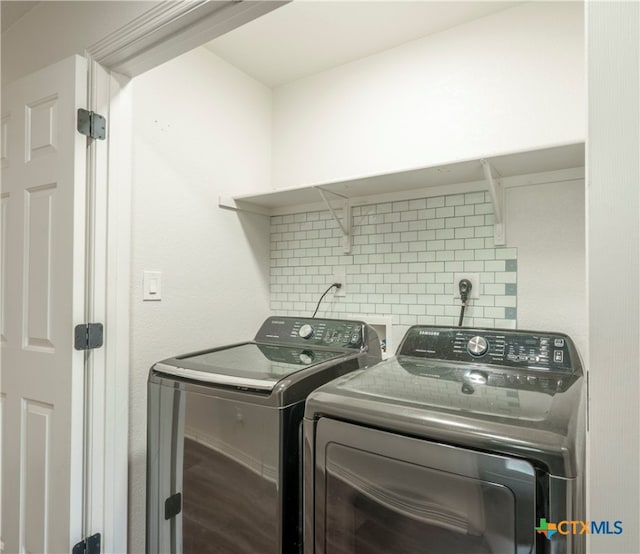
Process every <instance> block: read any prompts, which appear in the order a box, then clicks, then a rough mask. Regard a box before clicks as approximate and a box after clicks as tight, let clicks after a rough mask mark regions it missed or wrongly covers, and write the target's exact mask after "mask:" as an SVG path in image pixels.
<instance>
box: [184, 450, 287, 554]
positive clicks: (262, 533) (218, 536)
mask: <svg viewBox="0 0 640 554" xmlns="http://www.w3.org/2000/svg"><path fill="white" fill-rule="evenodd" d="M276 498H277V497H276V487H275V484H274V483H273V482H270V481H268V480H265V479H263V478H261V477H260V476H259V475H257V474H256V473H254V472H253V471H250V470H249V469H247V468H246V467H245V466H243V465H241V464H239V463H237V462H234V461H233V460H232V459H231V458H229V457H227V456H224V455H222V454H220V453H219V452H217V451H215V450H213V449H211V448H208V447H206V446H204V445H202V444H200V443H198V442H195V441H193V440H190V439H185V441H184V476H183V510H182V523H183V552H184V554H208V553H216V554H268V553H272V552H274V553H275V552H276V533H277V526H276V518H277V513H276Z"/></svg>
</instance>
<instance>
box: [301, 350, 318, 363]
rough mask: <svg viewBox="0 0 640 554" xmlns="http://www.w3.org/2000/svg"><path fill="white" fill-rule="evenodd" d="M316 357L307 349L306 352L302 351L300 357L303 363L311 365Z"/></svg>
mask: <svg viewBox="0 0 640 554" xmlns="http://www.w3.org/2000/svg"><path fill="white" fill-rule="evenodd" d="M315 357H316V356H315V354H314V353H313V352H310V351H309V350H305V351H304V352H300V356H299V357H298V358H299V360H300V361H301V362H302V363H303V364H306V365H309V364H311V363H313V360H314V359H315Z"/></svg>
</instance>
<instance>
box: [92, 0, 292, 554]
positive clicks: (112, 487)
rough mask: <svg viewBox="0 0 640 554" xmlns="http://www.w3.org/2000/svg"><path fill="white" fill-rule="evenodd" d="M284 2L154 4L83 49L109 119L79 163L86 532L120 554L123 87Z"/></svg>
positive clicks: (125, 235)
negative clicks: (86, 326)
mask: <svg viewBox="0 0 640 554" xmlns="http://www.w3.org/2000/svg"><path fill="white" fill-rule="evenodd" d="M288 1H290V0H284V1H283V0H273V1H270V0H257V1H255V0H251V1H249V0H243V1H240V2H238V1H237V0H226V1H217V2H216V1H209V0H180V1H175V0H173V1H167V2H161V3H159V4H158V5H157V6H155V7H154V8H152V9H151V10H149V11H148V12H146V13H144V14H142V15H141V16H140V17H138V18H136V19H134V20H133V21H131V22H130V23H128V24H127V25H125V26H123V27H122V28H120V29H118V30H116V31H115V32H113V33H111V34H110V35H108V36H106V37H104V38H102V39H101V40H100V41H99V42H97V43H95V44H94V45H92V46H89V47H88V48H87V49H86V51H85V55H86V57H87V59H88V61H89V99H88V103H89V105H88V109H90V110H92V111H95V112H97V113H100V114H102V115H104V116H105V117H107V122H108V123H107V139H106V140H104V141H101V140H96V141H92V144H91V145H90V147H89V151H88V154H87V156H88V159H87V167H88V170H87V180H88V190H89V191H90V194H89V196H90V198H89V199H88V202H87V209H88V210H89V211H90V213H92V215H93V218H92V219H93V225H92V226H91V228H90V229H89V230H88V233H89V238H90V239H91V244H92V248H91V249H90V252H89V253H88V254H89V258H88V263H87V276H88V281H89V282H90V283H93V286H92V288H91V290H90V291H89V293H88V295H87V321H98V322H103V323H104V325H105V343H104V347H103V349H102V351H101V352H100V353H99V354H98V355H97V356H95V359H94V360H93V364H92V367H90V368H87V369H88V373H87V374H88V375H89V376H90V377H89V379H88V384H87V387H86V389H85V395H86V398H87V400H88V402H87V403H86V404H87V406H88V408H87V410H86V414H85V418H86V421H87V424H86V426H85V427H86V435H85V440H86V446H85V450H86V453H85V459H86V461H85V473H86V475H85V483H86V489H87V490H86V493H85V525H84V527H85V533H86V534H87V535H91V534H93V533H98V532H99V533H101V534H102V549H103V551H105V552H126V551H127V521H128V517H127V502H128V426H129V416H128V409H129V365H130V354H129V340H130V333H129V326H130V325H129V321H130V302H131V298H130V279H131V276H130V254H131V248H130V243H131V215H130V210H131V193H132V186H133V183H132V143H133V137H132V128H131V116H132V106H131V93H130V87H128V86H127V85H128V83H129V81H130V80H131V79H132V78H133V77H135V76H137V75H140V74H141V73H143V72H145V71H147V70H149V69H151V68H153V67H156V66H158V65H160V64H162V63H164V62H167V61H169V60H171V59H173V58H175V57H177V56H179V55H181V54H184V53H186V52H188V51H189V50H192V49H193V48H196V47H198V46H201V45H203V44H205V43H206V42H208V41H210V40H213V39H214V38H216V37H218V36H220V35H222V34H224V33H226V32H228V31H230V30H232V29H235V28H236V27H239V26H241V25H243V24H245V23H247V22H249V21H251V20H253V19H256V18H257V17H260V16H261V15H264V14H266V13H268V12H270V11H272V10H274V9H276V8H278V7H280V6H282V5H284V4H286V3H288Z"/></svg>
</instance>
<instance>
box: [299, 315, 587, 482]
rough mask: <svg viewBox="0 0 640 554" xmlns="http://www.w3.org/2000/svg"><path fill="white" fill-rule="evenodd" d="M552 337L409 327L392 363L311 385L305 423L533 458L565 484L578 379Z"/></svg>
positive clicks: (575, 434) (570, 354)
mask: <svg viewBox="0 0 640 554" xmlns="http://www.w3.org/2000/svg"><path fill="white" fill-rule="evenodd" d="M582 372H583V370H582V365H581V363H580V358H579V356H578V353H577V351H576V349H575V346H574V345H573V342H572V341H571V339H570V338H569V337H567V336H566V335H562V334H558V333H536V332H529V331H511V330H499V329H490V330H484V329H466V328H462V329H461V328H449V327H435V326H415V327H412V328H411V329H409V331H408V332H407V334H406V335H405V338H404V339H403V341H402V344H401V345H400V347H399V349H398V355H397V356H396V357H394V358H392V359H390V360H387V361H386V362H382V363H380V364H378V365H377V366H375V367H373V368H371V369H369V370H367V371H366V372H355V373H351V374H349V375H346V376H344V377H342V378H340V379H338V380H336V381H333V382H332V383H328V384H326V385H324V386H322V387H320V388H319V389H318V390H317V391H316V392H314V393H312V394H311V395H310V397H309V399H308V401H307V405H306V410H305V417H306V418H308V419H317V418H319V417H321V416H329V417H335V418H337V419H343V420H346V421H349V420H354V421H356V420H357V421H359V422H361V423H363V424H365V425H370V426H372V427H378V428H382V429H393V430H397V431H398V432H403V433H408V434H411V435H414V436H417V437H429V438H433V439H436V440H446V441H447V442H452V443H454V444H459V445H462V446H468V447H473V448H480V449H490V450H491V451H493V452H503V453H505V454H510V455H518V456H523V457H527V458H529V459H534V460H538V461H539V462H540V463H541V464H544V466H545V467H546V468H547V469H548V470H549V471H551V472H552V473H554V474H556V475H561V476H564V477H573V476H575V475H576V474H577V472H578V466H579V465H580V464H581V462H580V455H579V453H580V452H581V449H582V444H577V443H581V442H582V441H583V438H582V437H583V435H584V428H583V426H584V414H583V401H584V398H583V397H584V394H583V380H584V379H583V375H582Z"/></svg>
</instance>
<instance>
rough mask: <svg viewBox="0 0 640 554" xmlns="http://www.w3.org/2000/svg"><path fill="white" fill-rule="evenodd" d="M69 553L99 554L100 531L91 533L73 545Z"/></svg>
mask: <svg viewBox="0 0 640 554" xmlns="http://www.w3.org/2000/svg"><path fill="white" fill-rule="evenodd" d="M71 554H100V533H96V534H95V535H91V536H90V537H87V538H86V539H84V540H82V541H80V542H79V543H78V544H76V545H74V547H73V550H72V551H71Z"/></svg>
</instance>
